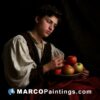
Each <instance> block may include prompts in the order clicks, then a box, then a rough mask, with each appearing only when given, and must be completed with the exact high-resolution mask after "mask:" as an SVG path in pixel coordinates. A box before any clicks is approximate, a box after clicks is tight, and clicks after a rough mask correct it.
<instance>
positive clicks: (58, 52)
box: [51, 44, 64, 59]
mask: <svg viewBox="0 0 100 100" xmlns="http://www.w3.org/2000/svg"><path fill="white" fill-rule="evenodd" d="M51 52H52V59H53V58H55V57H58V56H60V57H62V59H64V53H63V52H62V51H61V50H60V49H58V48H56V47H55V46H54V45H53V44H51Z"/></svg>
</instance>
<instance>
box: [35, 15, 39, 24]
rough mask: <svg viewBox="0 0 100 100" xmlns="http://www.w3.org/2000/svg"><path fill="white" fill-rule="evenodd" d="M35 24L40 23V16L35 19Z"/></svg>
mask: <svg viewBox="0 0 100 100" xmlns="http://www.w3.org/2000/svg"><path fill="white" fill-rule="evenodd" d="M35 22H36V23H37V24H38V23H39V16H36V17H35Z"/></svg>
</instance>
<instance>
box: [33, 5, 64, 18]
mask: <svg viewBox="0 0 100 100" xmlns="http://www.w3.org/2000/svg"><path fill="white" fill-rule="evenodd" d="M61 15H62V14H61V12H60V11H59V10H58V9H57V8H56V7H55V6H53V5H42V6H40V7H39V8H38V9H37V10H36V15H35V16H39V17H44V16H49V17H50V16H56V17H57V18H58V19H60V17H61Z"/></svg>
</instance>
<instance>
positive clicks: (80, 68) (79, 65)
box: [74, 62, 84, 72]
mask: <svg viewBox="0 0 100 100" xmlns="http://www.w3.org/2000/svg"><path fill="white" fill-rule="evenodd" d="M74 69H75V71H76V72H83V70H84V66H83V64H82V63H81V62H77V63H76V64H75V65H74Z"/></svg>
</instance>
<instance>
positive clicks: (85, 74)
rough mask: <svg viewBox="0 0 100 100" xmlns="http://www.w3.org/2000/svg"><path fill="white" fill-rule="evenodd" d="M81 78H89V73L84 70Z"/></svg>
mask: <svg viewBox="0 0 100 100" xmlns="http://www.w3.org/2000/svg"><path fill="white" fill-rule="evenodd" d="M81 76H82V78H83V79H86V78H87V77H88V76H89V71H88V70H84V71H83V73H82V75H81Z"/></svg>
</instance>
